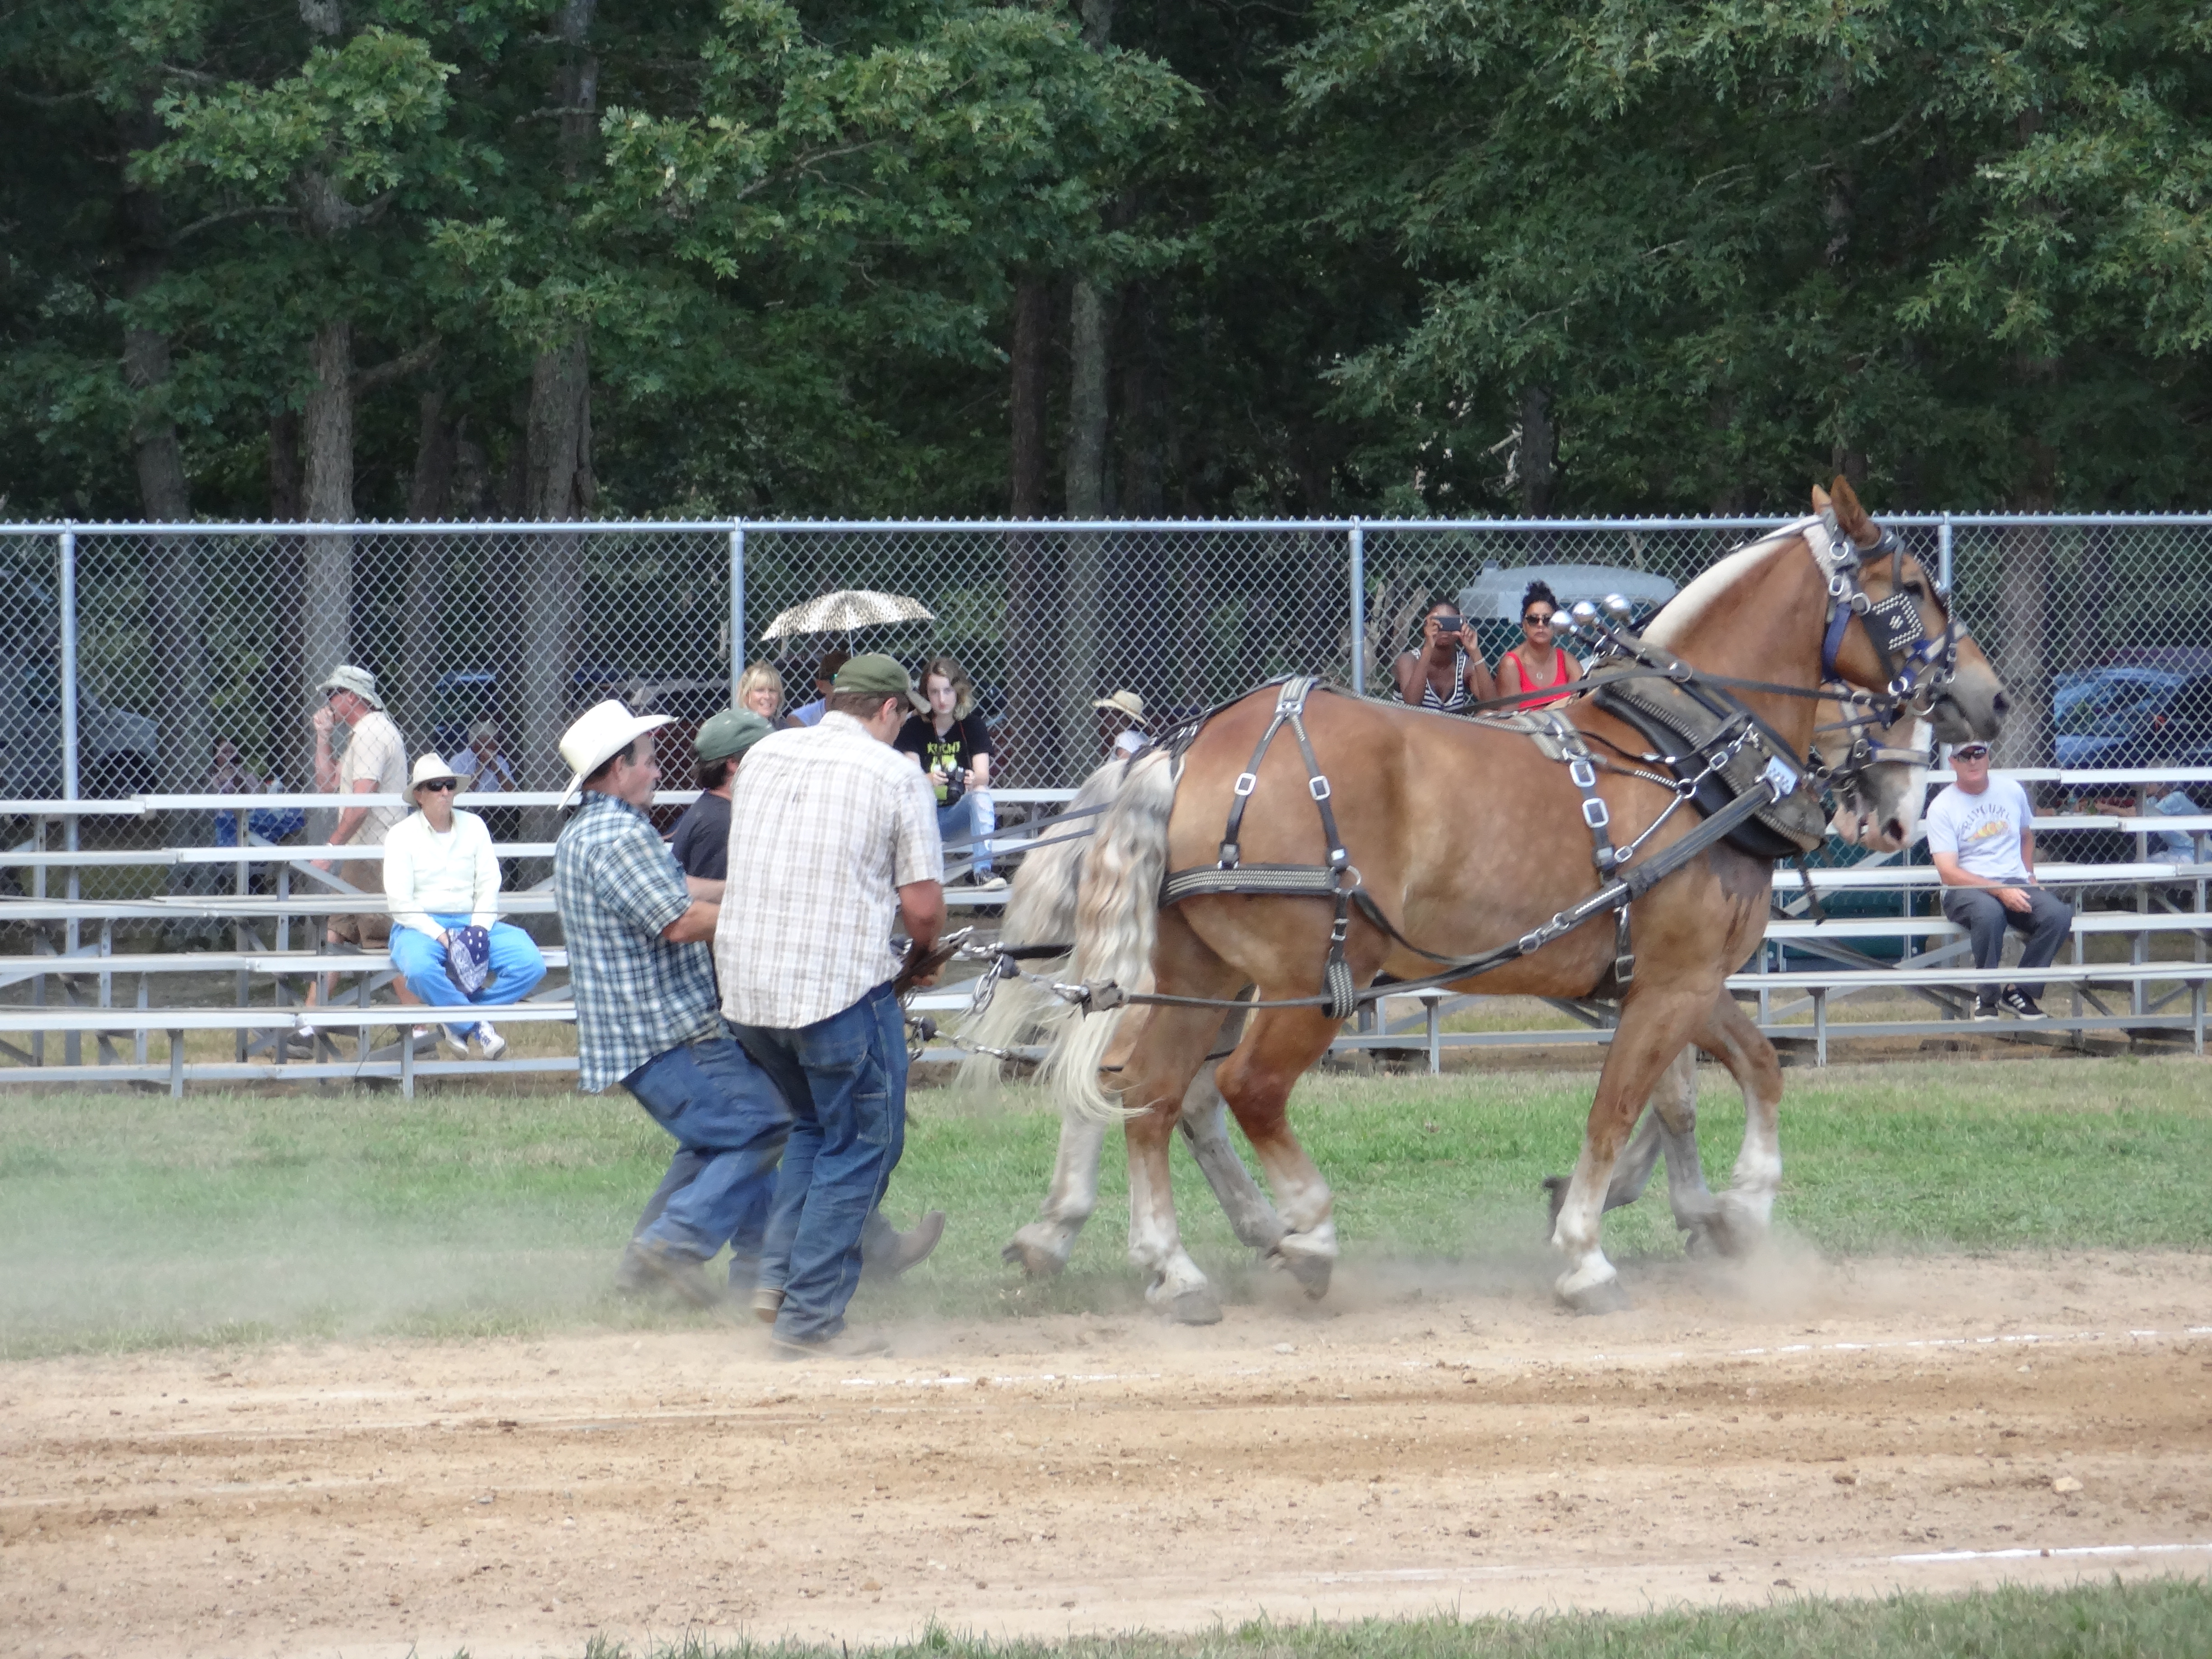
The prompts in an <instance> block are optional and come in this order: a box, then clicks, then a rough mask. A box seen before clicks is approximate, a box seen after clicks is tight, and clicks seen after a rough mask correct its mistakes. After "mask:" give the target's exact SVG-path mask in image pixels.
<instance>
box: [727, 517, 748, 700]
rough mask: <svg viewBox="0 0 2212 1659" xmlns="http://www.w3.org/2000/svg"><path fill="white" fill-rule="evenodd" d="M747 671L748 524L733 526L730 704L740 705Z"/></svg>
mask: <svg viewBox="0 0 2212 1659" xmlns="http://www.w3.org/2000/svg"><path fill="white" fill-rule="evenodd" d="M744 671H745V527H744V525H743V524H734V525H732V526H730V707H731V708H736V707H737V706H738V680H739V679H741V678H744Z"/></svg>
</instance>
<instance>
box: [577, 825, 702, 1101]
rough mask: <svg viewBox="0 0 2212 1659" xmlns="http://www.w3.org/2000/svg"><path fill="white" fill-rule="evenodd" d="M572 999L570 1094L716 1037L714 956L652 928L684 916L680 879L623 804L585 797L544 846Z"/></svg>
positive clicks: (648, 828) (595, 1088)
mask: <svg viewBox="0 0 2212 1659" xmlns="http://www.w3.org/2000/svg"><path fill="white" fill-rule="evenodd" d="M553 899H554V902H555V903H556V904H558V905H559V906H560V907H561V926H562V930H563V932H564V933H566V934H567V936H568V984H569V987H570V990H571V993H572V994H573V995H574V998H575V1000H576V1054H577V1060H578V1061H579V1066H580V1076H579V1077H578V1079H577V1084H576V1086H577V1087H578V1088H580V1089H581V1090H583V1091H584V1092H585V1093H586V1094H597V1093H598V1092H599V1091H600V1090H602V1089H604V1088H605V1087H606V1086H607V1085H609V1084H611V1083H619V1082H620V1081H621V1080H622V1079H623V1078H626V1077H628V1076H629V1074H630V1073H632V1072H634V1071H635V1070H636V1069H637V1068H638V1067H639V1066H642V1065H644V1064H645V1062H646V1061H647V1060H651V1059H652V1058H653V1056H654V1055H655V1054H665V1053H666V1052H667V1051H668V1050H669V1049H671V1048H678V1047H679V1046H681V1045H682V1044H684V1043H686V1042H693V1041H695V1040H696V1039H697V1038H700V1037H702V1036H718V1035H720V1031H721V1029H722V1026H721V1021H720V1017H719V1016H718V1015H717V1014H716V1013H715V1012H714V954H713V952H712V951H709V950H708V948H707V946H706V945H704V944H703V943H694V944H690V945H671V944H670V943H669V942H668V941H667V940H666V939H663V938H661V936H660V930H661V929H662V928H664V927H667V926H668V924H669V923H670V922H671V921H675V920H676V918H677V917H678V916H680V915H683V914H684V912H685V911H686V910H688V909H690V908H691V891H690V889H689V888H688V887H686V886H685V885H684V872H682V871H681V870H679V869H678V868H677V867H676V860H675V858H674V857H673V856H672V855H671V854H670V853H669V850H668V848H667V847H666V846H665V844H663V842H661V839H660V837H659V836H658V835H657V834H655V833H654V831H653V821H652V820H651V819H650V818H648V817H646V815H645V814H644V813H642V812H641V811H638V810H637V808H635V806H632V805H630V804H629V802H628V801H623V800H617V799H615V797H613V796H612V795H603V794H600V793H599V792H598V791H597V790H586V792H585V793H584V804H583V805H582V806H581V807H580V809H579V810H578V811H577V813H576V816H575V817H573V818H571V819H569V820H568V828H566V829H563V830H562V832H561V839H560V840H559V841H558V842H556V843H555V844H554V848H553Z"/></svg>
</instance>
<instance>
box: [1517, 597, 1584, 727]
mask: <svg viewBox="0 0 2212 1659" xmlns="http://www.w3.org/2000/svg"><path fill="white" fill-rule="evenodd" d="M1558 611H1559V600H1558V599H1556V598H1554V597H1553V592H1552V590H1551V589H1550V588H1549V587H1547V586H1545V585H1544V584H1543V583H1542V582H1530V583H1529V584H1528V592H1525V593H1523V594H1522V596H1521V643H1520V644H1518V645H1516V646H1515V647H1513V648H1512V649H1511V650H1510V651H1508V652H1507V653H1505V654H1504V656H1502V657H1500V658H1499V659H1498V696H1501V697H1511V696H1519V695H1520V694H1521V693H1522V692H1524V691H1547V690H1551V688H1552V687H1553V686H1555V685H1559V686H1564V685H1569V684H1572V683H1573V682H1575V681H1576V680H1578V679H1580V678H1582V677H1583V665H1582V664H1581V663H1580V662H1578V661H1577V660H1576V658H1575V654H1574V653H1572V652H1571V651H1562V650H1561V649H1559V647H1558V646H1556V645H1554V644H1553V642H1552V618H1553V616H1554V615H1556V614H1557V613H1558ZM1566 697H1567V693H1566V692H1565V691H1561V692H1559V694H1558V695H1557V696H1549V697H1531V698H1529V699H1528V701H1527V702H1524V703H1522V705H1521V706H1522V708H1544V707H1545V706H1546V705H1547V704H1550V703H1555V702H1565V700H1566Z"/></svg>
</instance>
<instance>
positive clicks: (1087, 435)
mask: <svg viewBox="0 0 2212 1659" xmlns="http://www.w3.org/2000/svg"><path fill="white" fill-rule="evenodd" d="M1107 306H1108V300H1107V295H1106V293H1105V291H1104V290H1103V289H1101V288H1099V287H1098V285H1097V283H1093V282H1091V280H1090V279H1089V278H1088V277H1085V276H1079V277H1077V278H1076V279H1075V285H1074V292H1073V296H1072V299H1071V301H1070V305H1069V315H1068V356H1069V359H1070V374H1069V377H1068V388H1067V516H1068V517H1069V518H1071V519H1075V520H1097V519H1103V518H1104V517H1105V516H1106V414H1107V402H1106V376H1107V373H1108V362H1107V358H1108V354H1109V351H1110V349H1111V327H1110V324H1109V319H1108V316H1107ZM1105 556H1106V537H1105V536H1104V535H1103V534H1102V533H1101V532H1097V531H1087V530H1079V531H1073V532H1070V533H1069V535H1068V538H1067V614H1066V621H1065V635H1066V641H1067V644H1066V664H1067V668H1066V678H1064V679H1063V680H1062V681H1061V682H1060V697H1059V704H1060V707H1059V715H1060V726H1061V737H1060V749H1061V754H1062V756H1063V757H1064V764H1065V765H1066V766H1067V767H1068V768H1069V769H1071V770H1073V771H1079V770H1081V769H1082V763H1083V762H1084V761H1085V760H1087V759H1088V758H1089V751H1090V750H1091V746H1092V745H1091V740H1090V739H1091V731H1092V728H1093V727H1094V726H1096V725H1097V718H1096V716H1095V715H1094V714H1093V713H1092V710H1091V706H1090V705H1091V699H1092V698H1093V697H1096V696H1098V695H1099V693H1100V691H1101V690H1102V688H1101V687H1100V686H1098V685H1097V684H1096V682H1097V677H1098V605H1099V592H1098V589H1099V567H1100V565H1101V564H1102V563H1103V561H1104V559H1105ZM1103 689H1106V690H1110V689H1111V688H1110V687H1109V688H1103ZM1060 781H1062V782H1072V781H1074V780H1073V776H1070V777H1069V778H1066V779H1063V780H1060Z"/></svg>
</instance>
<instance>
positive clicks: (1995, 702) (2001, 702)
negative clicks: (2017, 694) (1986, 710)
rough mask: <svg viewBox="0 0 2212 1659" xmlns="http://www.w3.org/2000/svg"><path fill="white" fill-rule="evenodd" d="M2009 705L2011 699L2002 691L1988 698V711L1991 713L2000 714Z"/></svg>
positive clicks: (2009, 706)
mask: <svg viewBox="0 0 2212 1659" xmlns="http://www.w3.org/2000/svg"><path fill="white" fill-rule="evenodd" d="M2011 707H2012V699H2011V698H2009V697H2008V696H2005V694H2004V693H2003V692H2002V691H2000V692H1998V693H1997V694H1996V696H1994V697H1991V698H1990V713H1991V714H2003V713H2004V712H2005V711H2006V710H2007V709H2008V708H2011Z"/></svg>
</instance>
